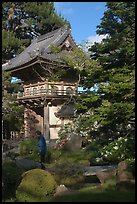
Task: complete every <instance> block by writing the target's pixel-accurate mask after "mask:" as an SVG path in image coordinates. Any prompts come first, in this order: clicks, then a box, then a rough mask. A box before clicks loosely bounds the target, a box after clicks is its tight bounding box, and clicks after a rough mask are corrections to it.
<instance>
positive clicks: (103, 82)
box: [77, 2, 135, 141]
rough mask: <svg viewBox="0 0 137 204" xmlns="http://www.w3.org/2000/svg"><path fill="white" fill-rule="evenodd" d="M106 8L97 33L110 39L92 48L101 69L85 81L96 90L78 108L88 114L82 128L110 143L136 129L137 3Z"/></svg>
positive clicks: (95, 70)
mask: <svg viewBox="0 0 137 204" xmlns="http://www.w3.org/2000/svg"><path fill="white" fill-rule="evenodd" d="M106 5H107V10H106V11H105V12H104V16H103V18H102V19H101V20H102V21H101V24H100V25H99V26H98V27H97V28H98V29H97V34H99V35H100V34H103V35H106V38H105V39H103V41H102V42H101V43H95V44H94V45H93V46H91V48H90V49H89V51H90V53H91V58H92V59H94V60H96V61H98V62H99V63H100V65H101V68H100V69H94V70H92V72H91V71H90V72H88V73H89V74H88V77H86V80H85V82H84V85H85V86H86V87H87V88H91V87H96V89H95V90H94V91H93V92H91V93H90V94H87V95H86V96H83V97H80V98H79V100H78V104H77V108H78V112H79V113H81V112H82V113H84V114H85V115H86V117H82V118H81V120H80V127H83V129H84V128H87V127H90V129H91V135H93V136H95V137H96V138H99V139H101V138H102V139H103V138H104V139H106V141H107V140H108V138H109V137H110V138H112V139H115V138H118V137H119V136H126V135H127V134H130V133H131V132H132V131H134V128H135V2H108V3H107V4H106ZM89 112H90V114H89ZM86 113H88V114H86ZM95 126H96V128H94V127H95Z"/></svg>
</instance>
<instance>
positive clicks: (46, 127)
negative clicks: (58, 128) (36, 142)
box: [43, 104, 50, 141]
mask: <svg viewBox="0 0 137 204" xmlns="http://www.w3.org/2000/svg"><path fill="white" fill-rule="evenodd" d="M43 123H44V124H43V134H44V136H45V138H46V140H47V141H49V140H50V130H49V106H48V104H44V118H43Z"/></svg>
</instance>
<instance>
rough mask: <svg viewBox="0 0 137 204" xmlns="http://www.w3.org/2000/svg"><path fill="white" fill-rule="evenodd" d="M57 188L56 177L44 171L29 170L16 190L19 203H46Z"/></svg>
mask: <svg viewBox="0 0 137 204" xmlns="http://www.w3.org/2000/svg"><path fill="white" fill-rule="evenodd" d="M56 187H57V184H56V181H55V179H54V177H53V176H52V175H51V174H50V173H49V172H47V171H45V170H42V169H33V170H29V171H27V172H25V173H23V175H22V180H21V183H20V185H19V186H18V188H17V190H16V198H17V201H18V202H38V201H44V200H45V199H46V197H47V196H49V195H53V194H54V193H55V189H56Z"/></svg>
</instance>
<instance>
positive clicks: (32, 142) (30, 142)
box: [19, 138, 39, 160]
mask: <svg viewBox="0 0 137 204" xmlns="http://www.w3.org/2000/svg"><path fill="white" fill-rule="evenodd" d="M19 151H20V156H23V157H25V158H29V159H34V160H39V154H38V144H37V139H36V138H30V139H27V140H24V141H22V142H21V143H20V144H19Z"/></svg>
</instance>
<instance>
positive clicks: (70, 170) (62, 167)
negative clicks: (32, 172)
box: [53, 161, 84, 186]
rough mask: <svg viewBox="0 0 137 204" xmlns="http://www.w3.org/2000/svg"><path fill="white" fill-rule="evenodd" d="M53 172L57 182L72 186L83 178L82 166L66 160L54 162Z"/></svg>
mask: <svg viewBox="0 0 137 204" xmlns="http://www.w3.org/2000/svg"><path fill="white" fill-rule="evenodd" d="M53 173H54V176H55V179H56V181H57V183H58V184H64V185H66V186H73V185H74V184H77V183H78V182H81V181H83V180H84V176H83V168H81V165H79V164H75V163H71V162H68V161H65V162H63V163H59V164H56V165H55V166H54V170H53Z"/></svg>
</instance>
